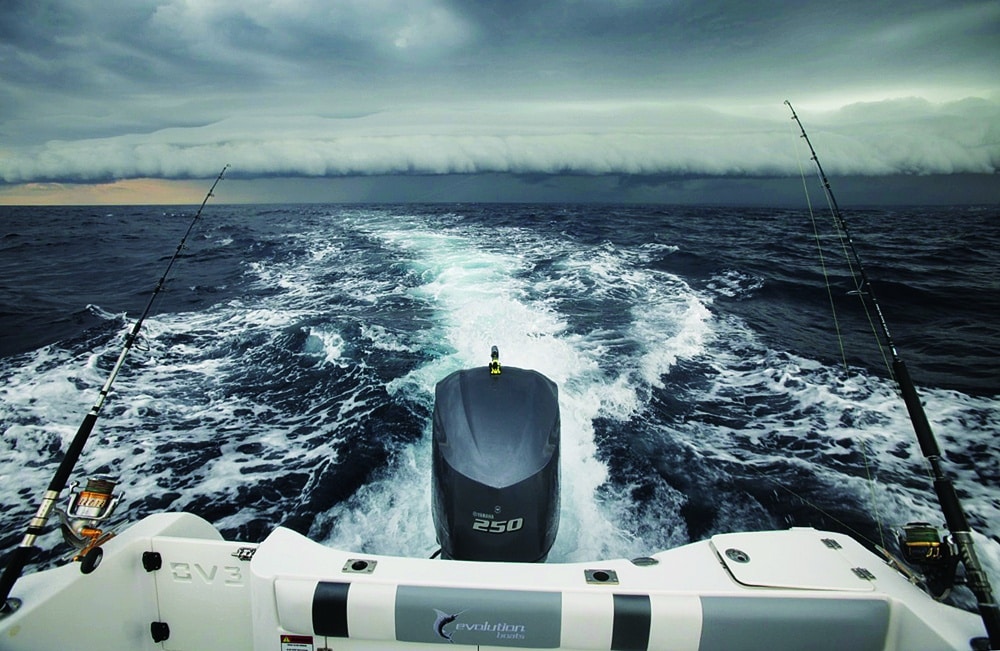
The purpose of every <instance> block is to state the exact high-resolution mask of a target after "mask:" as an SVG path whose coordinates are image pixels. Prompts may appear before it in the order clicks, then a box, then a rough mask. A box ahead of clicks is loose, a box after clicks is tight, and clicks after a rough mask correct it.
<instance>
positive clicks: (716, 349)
mask: <svg viewBox="0 0 1000 651" xmlns="http://www.w3.org/2000/svg"><path fill="white" fill-rule="evenodd" d="M193 214H194V209H188V208H178V207H169V208H165V207H162V206H161V207H71V208H61V207H60V208H55V207H50V208H10V207H7V208H0V400H2V402H0V432H2V438H0V499H2V503H3V508H2V509H0V548H2V550H3V552H2V553H3V554H4V555H5V554H6V550H9V549H10V548H11V547H13V546H14V545H16V544H17V542H18V541H19V539H20V537H21V535H22V533H23V531H24V527H25V526H26V523H27V521H28V520H29V519H30V516H31V515H32V513H33V512H34V511H35V509H36V508H37V505H38V501H39V499H40V495H41V493H42V492H43V491H44V489H45V488H46V486H47V485H48V482H49V480H50V478H51V476H52V474H53V472H54V470H55V467H56V465H57V463H58V461H59V459H60V455H61V453H62V451H63V450H64V449H65V448H66V446H67V444H68V442H69V440H70V439H71V438H72V436H73V434H74V433H75V431H76V429H77V427H78V426H79V424H80V422H81V420H82V419H83V416H84V415H85V414H86V413H87V411H88V410H89V408H90V406H91V405H92V404H93V403H94V402H95V400H96V399H97V395H98V389H99V388H100V386H101V384H102V383H103V382H104V380H105V378H106V377H107V374H108V372H109V370H110V368H111V367H112V365H113V363H114V361H115V359H116V357H117V356H118V353H119V351H120V350H121V348H122V346H123V341H124V335H125V334H126V332H127V331H128V329H129V328H130V327H131V325H132V323H133V322H134V319H136V318H137V317H138V315H139V314H141V312H142V310H143V308H144V307H145V306H146V303H147V301H148V300H149V297H150V295H151V292H152V290H153V288H154V286H155V285H156V282H157V280H158V279H159V278H160V276H161V275H162V274H163V271H164V269H165V267H166V264H167V262H168V261H169V260H170V257H171V256H172V255H173V254H174V252H175V250H176V249H177V245H178V242H179V241H180V238H181V236H182V235H183V233H184V231H185V230H186V229H187V227H188V225H189V223H190V221H191V218H192V216H193ZM845 217H846V218H847V220H848V223H849V224H850V226H851V230H852V235H853V237H854V241H855V245H856V246H857V249H858V251H859V253H860V255H861V258H862V260H863V262H864V263H865V265H866V269H867V272H868V275H869V277H870V278H871V280H872V283H873V285H874V287H875V290H876V295H877V296H878V298H879V299H880V301H881V304H882V308H883V312H884V314H885V316H886V320H887V322H888V324H889V328H890V330H891V333H892V335H893V336H894V338H895V342H896V344H897V346H898V349H899V352H900V355H901V356H902V358H903V359H904V360H905V361H906V362H907V364H908V366H909V368H910V372H911V375H912V376H913V377H914V379H915V381H916V382H917V384H918V385H919V387H920V391H921V395H922V397H923V399H924V402H925V404H926V407H927V411H928V416H929V418H930V421H931V424H932V426H933V427H934V429H935V431H936V434H937V436H938V439H939V440H940V442H941V444H942V446H943V447H944V449H945V450H946V456H947V461H946V464H945V466H946V468H947V471H948V472H949V473H950V474H951V476H953V477H954V478H955V480H956V482H957V485H958V490H959V493H960V495H961V496H962V498H963V499H964V504H965V507H966V509H967V511H968V514H969V517H970V520H971V522H972V524H973V526H974V528H975V529H976V531H977V535H976V542H977V544H978V545H979V553H980V555H981V556H982V557H983V560H984V562H985V563H986V565H987V567H988V568H989V571H990V573H991V575H992V576H993V577H994V582H995V583H996V581H997V580H998V579H1000V572H998V570H1000V325H998V324H1000V214H998V210H997V208H995V207H991V208H928V209H923V208H900V209H895V210H885V209H879V210H847V211H845ZM815 224H816V225H815V226H814V221H813V219H811V218H810V214H809V212H808V211H805V210H788V209H762V208H754V209H745V210H740V209H731V208H726V209H719V208H689V207H683V208H675V207H664V206H597V205H484V204H468V205H461V204H449V205H364V206H343V205H330V206H322V205H293V206H219V205H212V204H211V203H210V204H209V205H208V206H207V207H206V209H205V212H204V214H203V216H202V218H201V220H199V222H198V223H197V225H196V226H195V229H194V231H193V232H192V235H191V237H190V239H189V240H188V246H187V247H186V248H185V249H184V250H183V251H182V252H181V254H180V257H179V259H178V260H177V262H176V264H175V266H174V269H173V271H172V273H171V275H170V278H169V280H168V282H167V284H166V286H165V289H164V291H163V292H162V293H161V294H160V297H159V298H158V300H157V301H156V302H155V304H154V306H153V310H152V312H151V315H150V317H149V318H148V319H147V320H146V322H145V325H144V327H143V330H142V337H141V340H140V341H139V342H138V344H137V346H136V347H135V348H134V349H133V350H132V352H131V354H130V356H129V358H128V360H127V363H126V365H125V368H124V370H123V371H122V373H121V374H120V375H119V377H118V379H117V381H116V383H115V385H114V391H113V393H112V395H111V397H110V399H109V400H108V402H107V404H106V405H105V407H104V410H103V412H102V415H101V418H100V420H99V422H98V426H97V428H96V430H95V432H94V434H93V436H92V438H91V440H90V442H89V443H88V446H87V448H86V450H85V451H84V455H83V458H82V460H81V462H80V464H79V467H78V469H77V472H76V478H78V479H85V478H86V476H88V475H91V474H112V475H115V476H119V477H121V482H122V484H121V485H122V486H123V488H124V490H125V491H126V494H127V497H126V503H125V505H124V506H123V507H122V510H121V514H122V517H123V518H124V519H125V520H136V519H138V518H141V517H143V516H145V515H147V514H149V513H152V512H156V511H161V510H164V509H170V510H188V511H192V512H194V513H197V514H199V515H201V516H203V517H204V518H206V519H208V520H210V521H211V522H213V523H214V524H215V525H216V526H218V527H219V528H220V529H221V531H222V532H223V533H224V535H225V536H227V537H233V538H240V539H244V540H248V541H259V540H261V539H262V538H263V537H264V536H266V535H267V533H268V532H269V531H270V530H271V528H272V527H274V526H276V525H285V526H288V527H291V528H293V529H295V530H298V531H300V532H302V533H305V534H308V535H309V536H311V537H312V538H314V539H316V540H318V541H320V542H323V543H326V544H329V545H332V546H339V547H343V548H350V549H355V550H358V551H363V552H367V553H382V554H402V555H407V556H419V557H424V556H429V555H430V554H431V553H432V552H434V551H435V550H436V549H437V544H436V542H435V536H434V530H433V526H432V521H431V508H430V429H431V410H432V400H433V390H434V385H435V383H436V382H437V381H438V380H440V379H441V378H443V377H444V376H446V375H447V374H449V373H450V372H452V371H455V370H457V369H460V368H465V367H469V366H477V365H483V366H485V365H486V364H487V363H488V362H489V353H490V347H491V346H492V345H496V346H498V347H499V350H500V353H501V361H502V362H503V364H505V365H509V366H519V367H524V368H533V369H537V370H538V371H541V372H542V373H544V374H546V375H547V376H549V377H550V378H551V379H552V380H554V381H555V382H556V383H557V384H558V385H559V389H560V393H559V396H560V407H561V411H562V437H563V452H562V455H563V457H562V484H563V490H562V518H561V526H560V529H559V534H558V537H557V539H556V543H555V547H554V548H553V551H552V553H551V554H550V561H554V562H559V561H577V560H580V561H582V560H593V559H600V558H614V557H635V556H640V555H648V554H650V553H652V552H655V551H658V550H660V549H663V548H667V547H672V546H676V545H680V544H683V543H687V542H689V541H692V540H699V539H704V538H706V537H709V536H711V535H713V534H715V533H719V532H725V531H738V530H755V529H770V528H786V527H790V526H813V527H817V528H824V529H829V530H834V531H845V532H848V533H851V534H852V535H855V536H856V537H859V538H861V539H862V540H863V541H865V542H866V543H868V544H870V545H874V544H880V545H881V544H884V543H887V542H888V541H889V540H890V539H891V537H892V535H893V531H894V529H895V528H896V527H898V526H899V525H901V524H902V523H905V522H908V521H912V520H925V521H929V522H932V523H940V522H942V521H943V518H942V516H941V515H940V514H939V511H938V509H937V506H936V501H935V497H934V492H933V489H932V487H931V483H930V481H929V479H928V472H927V470H926V466H925V464H924V462H923V461H922V459H921V457H920V454H919V449H918V447H917V445H916V443H915V439H914V435H913V433H912V430H911V427H910V424H909V421H908V419H907V416H906V413H905V408H904V407H903V404H902V401H901V400H900V399H899V398H898V396H897V392H896V389H895V385H894V383H893V382H892V380H891V379H890V378H889V374H888V372H887V370H886V365H885V361H884V356H883V353H882V352H880V351H879V349H878V347H877V346H876V345H875V338H874V335H873V333H872V328H871V325H870V322H869V317H868V316H866V315H865V312H864V311H863V310H862V309H861V301H860V299H859V298H858V297H857V296H855V295H852V294H851V290H852V289H853V287H854V286H853V284H852V283H853V281H852V280H851V276H850V271H849V269H848V267H847V264H846V261H845V256H844V253H843V249H842V248H841V244H840V242H839V240H838V239H837V238H836V235H835V232H834V229H833V228H832V226H833V225H832V220H831V218H830V216H829V215H828V214H817V215H816V216H815ZM817 241H819V242H821V243H822V244H823V247H824V256H823V258H822V262H821V258H820V256H819V255H818V253H817ZM824 267H825V269H826V271H825V273H824ZM827 278H828V279H829V289H828V283H827V280H826V279H827ZM831 304H832V305H833V306H834V307H835V308H836V311H835V314H836V317H834V312H833V311H832V309H831ZM873 318H874V317H873ZM838 329H839V332H840V335H838ZM888 546H891V544H890V545H888ZM42 547H43V548H44V549H45V550H46V551H45V553H43V554H42V558H46V557H48V558H50V559H51V558H52V557H53V556H54V555H57V554H63V553H65V552H66V551H68V550H66V548H63V547H60V546H59V541H58V535H57V534H56V533H52V534H47V535H46V536H44V537H43V538H42Z"/></svg>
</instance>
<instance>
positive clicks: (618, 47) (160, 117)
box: [0, 0, 1000, 204]
mask: <svg viewBox="0 0 1000 651" xmlns="http://www.w3.org/2000/svg"><path fill="white" fill-rule="evenodd" d="M785 99H789V100H791V101H792V103H793V104H794V105H795V107H796V110H797V111H798V113H799V115H800V117H801V118H802V120H803V122H804V123H805V125H806V128H807V129H808V130H809V132H810V136H811V137H812V139H813V143H814V145H815V146H816V148H817V150H818V152H819V155H820V158H821V160H822V162H823V165H824V167H825V168H826V171H827V172H828V174H830V175H831V177H833V178H834V183H835V188H836V189H837V190H838V198H840V200H841V203H844V202H845V199H846V201H847V202H856V203H1000V176H998V173H997V170H998V168H1000V2H997V1H996V0H984V1H980V0H968V1H967V0H950V1H940V2H930V1H927V0H911V1H909V2H906V3H900V2H877V1H873V0H864V1H860V0H838V1H837V2H822V3H820V2H809V1H805V2H787V1H784V0H782V1H780V2H778V1H774V0H760V1H757V2H744V1H743V0H662V1H651V0H559V1H545V0H530V1H521V0H503V1H500V0H475V1H469V0H465V1H461V0H295V1H288V0H286V1H281V0H214V1H209V0H128V1H127V2H111V1H100V0H28V1H22V0H13V1H12V0H7V1H6V2H5V3H4V10H3V11H2V12H0V203H8V204H11V203H67V202H68V203H108V202H111V203H113V202H124V203H162V202H177V201H180V202H188V203H192V202H198V201H200V199H201V195H203V193H204V190H205V189H206V187H207V184H206V183H205V179H210V178H212V177H214V176H215V175H216V174H217V173H218V172H219V170H220V169H221V168H222V166H223V165H225V164H227V163H229V164H231V165H232V168H231V171H230V173H229V174H228V180H227V181H226V182H225V183H224V184H223V185H221V186H220V188H219V190H218V192H217V195H218V199H219V200H220V201H260V202H264V201H274V202H286V201H477V200H478V201H550V200H551V201H662V202H706V203H740V202H747V203H769V202H771V203H788V202H795V201H797V200H798V197H797V195H796V193H798V194H801V181H799V173H800V171H799V169H800V168H799V163H800V161H803V160H804V161H805V162H806V163H808V159H807V158H806V157H805V156H804V155H803V152H802V150H801V143H800V141H799V139H798V138H797V137H796V135H795V133H794V132H793V131H792V123H791V121H790V119H789V117H790V113H789V112H788V109H787V107H786V106H784V105H783V103H782V102H783V100H785ZM796 187H798V190H796Z"/></svg>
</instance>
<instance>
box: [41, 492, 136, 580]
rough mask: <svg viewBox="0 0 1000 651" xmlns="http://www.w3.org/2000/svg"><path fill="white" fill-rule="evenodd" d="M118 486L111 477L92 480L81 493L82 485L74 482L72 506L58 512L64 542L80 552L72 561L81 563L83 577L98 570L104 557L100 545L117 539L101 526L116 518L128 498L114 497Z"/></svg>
mask: <svg viewBox="0 0 1000 651" xmlns="http://www.w3.org/2000/svg"><path fill="white" fill-rule="evenodd" d="M117 483H118V481H117V480H115V479H111V478H109V477H91V478H90V479H88V480H87V485H86V486H85V487H84V489H83V490H80V491H78V490H77V486H79V484H80V482H76V481H75V482H73V483H72V484H70V486H69V503H68V505H67V506H66V509H65V510H64V509H58V508H57V509H56V513H57V514H58V516H59V520H60V523H61V524H60V529H61V530H62V534H63V540H65V541H66V543H67V544H69V545H70V546H72V547H74V548H76V549H77V550H78V552H77V554H76V555H75V556H74V557H73V560H74V561H79V562H80V571H81V572H83V573H84V574H90V573H91V572H93V571H94V570H95V569H97V566H98V565H99V564H100V563H101V559H102V558H103V557H104V550H103V549H101V545H103V544H104V543H106V542H107V541H109V540H111V538H113V537H114V535H115V534H114V533H112V532H110V531H105V530H104V529H101V526H102V525H103V523H104V522H105V521H107V520H108V519H109V518H110V517H111V516H112V515H113V514H114V512H115V509H116V508H117V507H118V503H119V502H121V500H122V498H123V497H125V493H124V492H120V493H118V494H115V493H114V490H115V486H116V485H117Z"/></svg>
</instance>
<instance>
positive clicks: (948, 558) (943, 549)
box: [897, 522, 959, 601]
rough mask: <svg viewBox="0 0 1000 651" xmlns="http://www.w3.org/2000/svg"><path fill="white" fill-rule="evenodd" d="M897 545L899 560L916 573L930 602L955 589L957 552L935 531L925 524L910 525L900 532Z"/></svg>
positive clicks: (933, 527) (915, 523) (949, 542)
mask: <svg viewBox="0 0 1000 651" xmlns="http://www.w3.org/2000/svg"><path fill="white" fill-rule="evenodd" d="M897 542H898V543H899V550H900V552H901V553H902V557H903V558H902V560H903V562H904V563H906V564H907V565H908V566H909V567H911V568H913V569H914V570H916V571H917V572H918V573H919V575H920V577H921V578H922V582H923V584H924V588H925V589H926V590H927V592H928V593H929V594H930V595H931V596H932V597H934V599H937V600H939V601H940V600H941V599H944V598H945V597H947V596H948V594H949V593H950V592H951V589H952V588H953V587H954V586H955V572H956V570H957V569H958V561H959V557H958V552H957V550H956V549H955V547H954V545H953V544H952V542H951V540H950V539H949V538H947V537H942V536H941V535H940V533H939V532H938V529H937V527H935V526H933V525H930V524H928V523H926V522H910V523H908V524H906V525H904V526H903V528H902V530H900V532H899V535H898V538H897Z"/></svg>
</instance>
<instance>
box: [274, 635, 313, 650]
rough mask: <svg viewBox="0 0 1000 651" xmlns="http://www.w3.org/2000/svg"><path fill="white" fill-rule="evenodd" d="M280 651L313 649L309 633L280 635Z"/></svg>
mask: <svg viewBox="0 0 1000 651" xmlns="http://www.w3.org/2000/svg"><path fill="white" fill-rule="evenodd" d="M281 651H313V639H312V636H311V635H282V636H281Z"/></svg>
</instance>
